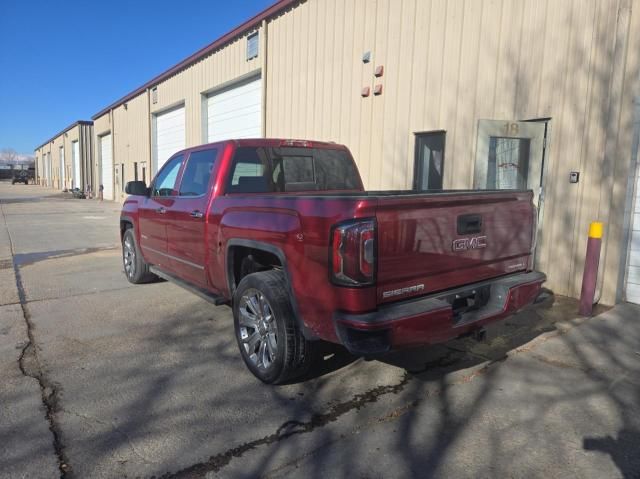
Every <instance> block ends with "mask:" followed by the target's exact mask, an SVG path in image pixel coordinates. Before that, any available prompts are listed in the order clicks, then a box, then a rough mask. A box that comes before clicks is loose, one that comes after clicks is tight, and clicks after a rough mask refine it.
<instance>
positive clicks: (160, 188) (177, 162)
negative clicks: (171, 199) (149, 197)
mask: <svg viewBox="0 0 640 479" xmlns="http://www.w3.org/2000/svg"><path fill="white" fill-rule="evenodd" d="M183 159H184V156H183V155H178V156H175V157H173V158H172V159H170V160H169V161H168V162H167V163H165V165H164V166H163V167H162V169H161V170H160V172H159V173H158V176H156V179H155V181H154V182H153V190H152V193H153V196H175V187H176V180H177V179H178V172H179V171H180V166H182V160H183Z"/></svg>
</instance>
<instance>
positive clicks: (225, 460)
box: [160, 321, 584, 479]
mask: <svg viewBox="0 0 640 479" xmlns="http://www.w3.org/2000/svg"><path fill="white" fill-rule="evenodd" d="M582 324H584V321H579V322H574V323H570V324H569V325H564V326H563V327H562V328H558V329H557V330H556V331H552V332H547V333H543V334H542V335H541V336H539V337H537V338H535V339H533V340H531V341H530V342H529V343H528V344H526V345H524V346H521V347H519V348H515V349H513V350H511V351H509V352H508V353H507V354H505V355H503V356H500V357H498V358H495V359H491V358H488V357H485V356H484V355H480V354H475V353H472V352H470V351H465V350H461V349H458V348H453V347H449V346H447V347H448V349H449V354H447V355H446V356H444V357H443V358H439V359H438V360H436V361H429V362H426V363H425V364H424V366H423V367H422V368H420V369H417V370H412V371H406V372H405V374H404V376H403V378H402V380H401V381H400V382H399V383H397V384H395V385H387V386H378V387H376V388H374V389H372V390H370V391H367V392H365V393H361V394H357V395H355V396H354V397H353V398H352V399H351V400H350V401H346V402H342V403H339V404H337V405H334V406H331V407H330V408H329V411H328V412H326V413H323V414H315V415H313V416H312V417H311V419H310V420H309V421H305V422H300V421H287V422H285V423H284V424H282V425H281V426H280V427H279V428H278V429H277V430H276V432H275V433H273V434H270V435H268V436H264V437H262V438H260V439H255V440H253V441H249V442H245V443H243V444H240V445H239V446H235V447H233V448H231V449H228V450H227V451H225V452H222V453H219V454H216V455H214V456H210V457H209V459H208V460H207V461H203V462H200V463H198V464H194V465H192V466H190V467H187V468H185V469H182V470H180V471H178V472H175V473H166V474H164V475H162V476H160V479H191V478H200V477H204V476H205V475H206V474H207V473H211V472H213V473H215V472H219V471H220V470H221V469H223V468H224V467H226V466H227V465H228V464H229V463H230V462H231V461H232V460H233V459H234V458H239V457H241V456H243V455H244V454H245V453H246V452H249V451H251V450H254V449H256V448H258V447H260V446H265V445H270V444H273V443H276V442H279V441H282V440H284V439H287V438H289V437H291V436H294V435H297V434H305V433H309V432H312V431H313V430H314V429H316V428H318V427H323V426H325V425H327V424H329V423H331V422H334V421H336V420H338V418H339V417H340V416H342V415H344V414H346V413H348V412H350V411H352V410H354V409H360V408H362V407H364V406H366V405H367V404H369V403H374V402H376V401H377V400H378V398H379V397H381V396H384V395H386V394H397V393H399V392H401V391H402V390H403V389H404V388H405V386H406V385H407V384H408V383H409V382H410V381H411V380H412V379H413V377H414V376H416V375H419V374H421V373H426V372H432V371H433V368H445V369H446V368H447V367H449V366H450V365H451V364H454V363H456V362H457V361H458V360H459V359H460V358H459V357H458V358H456V357H455V354H456V353H458V354H468V355H471V356H474V357H476V358H478V359H485V362H484V363H482V364H480V365H477V366H476V367H474V368H473V370H472V371H471V372H469V373H467V374H463V375H462V376H460V377H458V378H456V379H454V380H453V381H451V382H450V383H449V386H459V385H462V384H467V383H469V382H471V381H473V380H474V379H476V378H478V377H480V376H484V375H485V374H487V373H488V372H489V371H490V370H491V369H492V368H493V367H494V366H496V365H499V364H500V363H503V362H505V361H506V360H508V359H509V358H510V357H513V356H516V355H520V354H523V353H524V354H526V353H531V356H532V359H534V360H537V361H540V360H541V358H543V356H541V355H539V354H535V353H532V351H533V350H534V349H535V348H536V347H537V346H539V345H541V344H543V343H545V342H547V341H548V340H550V339H552V338H555V337H558V336H562V335H563V334H566V333H568V332H569V331H570V330H572V329H574V328H577V327H580V326H581V325H582ZM553 365H554V366H560V367H570V366H569V365H568V364H565V363H561V364H560V363H559V362H558V361H554V362H553ZM571 366H572V365H571ZM441 392H442V391H441V389H440V388H436V389H435V390H432V391H428V392H427V393H426V395H424V396H423V397H421V398H419V399H414V400H412V401H410V402H408V403H406V404H404V405H402V406H400V407H397V408H395V409H393V410H391V411H390V412H388V413H387V414H385V415H383V416H379V417H376V418H373V419H372V420H371V421H368V423H367V424H372V423H384V422H389V421H395V420H397V419H398V418H400V417H402V416H404V415H405V414H407V413H408V412H409V411H411V410H413V409H416V408H417V407H418V406H420V405H421V404H423V403H424V401H425V399H426V398H427V397H431V396H434V395H438V394H440V393H441ZM361 429H362V427H356V428H354V429H353V430H352V431H350V432H348V433H347V434H354V431H359V430H361ZM345 437H346V435H345V434H341V435H340V437H339V438H336V439H334V440H331V441H328V442H326V443H324V444H322V445H320V446H319V447H318V448H316V449H315V450H313V451H308V452H307V453H305V454H303V455H302V456H300V457H298V458H296V459H294V460H293V461H289V462H287V463H285V464H282V465H281V466H279V467H277V468H276V469H274V470H272V471H268V472H267V477H268V476H269V474H273V473H276V474H277V472H280V471H281V470H283V469H286V468H287V467H290V466H292V465H295V464H296V463H298V462H299V461H300V460H302V459H304V458H306V457H309V456H310V455H313V454H314V453H315V452H317V451H318V450H319V449H322V448H324V447H326V446H328V445H331V444H333V443H335V442H338V441H340V440H342V439H344V438H345Z"/></svg>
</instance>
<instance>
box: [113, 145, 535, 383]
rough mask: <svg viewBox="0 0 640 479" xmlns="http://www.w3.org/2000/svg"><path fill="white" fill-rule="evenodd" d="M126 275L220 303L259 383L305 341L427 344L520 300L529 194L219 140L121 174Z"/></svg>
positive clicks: (377, 350)
mask: <svg viewBox="0 0 640 479" xmlns="http://www.w3.org/2000/svg"><path fill="white" fill-rule="evenodd" d="M126 192H127V193H128V194H129V195H131V196H129V197H128V198H127V200H126V201H125V203H124V206H123V208H122V213H121V220H120V232H121V238H122V245H123V248H122V251H123V262H124V269H125V273H126V275H127V278H128V280H129V281H130V282H132V283H144V282H148V281H151V280H153V279H154V278H156V277H157V276H160V277H163V278H165V279H168V280H170V281H173V282H175V283H177V284H179V285H181V286H183V287H185V288H187V289H189V290H191V291H193V292H195V293H196V294H198V295H200V296H201V297H203V298H206V299H208V300H210V301H212V302H213V303H215V304H227V305H229V306H231V307H232V309H233V316H234V324H235V334H236V339H237V342H238V345H239V347H240V353H241V355H242V357H243V359H244V361H245V363H246V365H247V366H248V368H249V369H250V370H251V372H252V373H253V374H254V375H255V376H257V377H258V378H259V379H261V380H262V381H264V382H266V383H282V382H285V381H290V380H292V379H294V378H297V377H300V376H301V375H303V374H304V373H305V372H306V370H307V369H308V367H309V364H310V361H311V358H312V357H313V351H314V349H315V347H316V345H317V343H316V342H317V341H318V340H324V341H331V342H334V343H339V344H342V345H344V346H345V347H346V348H347V349H348V350H349V351H351V352H352V353H354V354H358V355H365V356H372V355H376V354H381V353H385V352H387V351H389V350H391V349H396V348H405V347H413V346H420V345H426V344H435V343H440V342H444V341H447V340H449V339H452V338H455V337H458V336H460V335H462V334H465V333H470V332H473V331H475V330H478V329H480V328H482V327H483V326H485V325H486V324H487V323H489V322H492V321H495V320H498V319H501V318H504V317H506V316H508V315H510V314H513V313H514V312H516V311H518V310H519V309H521V308H523V307H525V306H527V305H529V304H530V303H532V302H533V301H534V299H535V298H536V297H537V296H538V294H539V292H540V287H541V285H542V283H543V282H544V281H545V276H544V274H542V273H539V272H535V271H533V250H534V244H535V231H536V210H535V208H534V206H533V203H532V198H533V195H532V192H531V191H515V190H509V191H504V190H503V191H438V192H427V193H416V192H414V191H381V192H371V191H369V192H367V191H364V188H363V185H362V180H361V179H360V175H359V173H358V170H357V168H356V164H355V162H354V161H353V159H352V157H351V154H350V153H349V151H348V149H347V148H346V147H344V146H341V145H337V144H333V143H320V142H311V141H300V140H274V139H260V140H230V141H224V142H220V143H214V144H209V145H204V146H199V147H196V148H190V149H188V150H184V151H181V152H179V153H176V154H175V155H174V156H172V157H171V158H170V159H169V160H168V161H167V162H166V163H165V164H164V166H163V167H162V168H161V169H160V171H159V172H158V174H157V175H156V177H155V178H154V180H153V181H152V183H151V186H150V187H149V188H147V186H146V185H145V184H144V183H143V182H140V181H134V182H130V183H128V184H127V186H126Z"/></svg>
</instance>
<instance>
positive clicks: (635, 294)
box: [627, 283, 640, 304]
mask: <svg viewBox="0 0 640 479" xmlns="http://www.w3.org/2000/svg"><path fill="white" fill-rule="evenodd" d="M627 301H629V302H631V303H635V304H640V284H632V283H627Z"/></svg>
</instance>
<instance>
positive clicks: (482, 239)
mask: <svg viewBox="0 0 640 479" xmlns="http://www.w3.org/2000/svg"><path fill="white" fill-rule="evenodd" d="M486 247H487V237H486V236H475V237H473V238H458V239H456V240H453V251H466V250H468V249H482V248H486Z"/></svg>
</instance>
